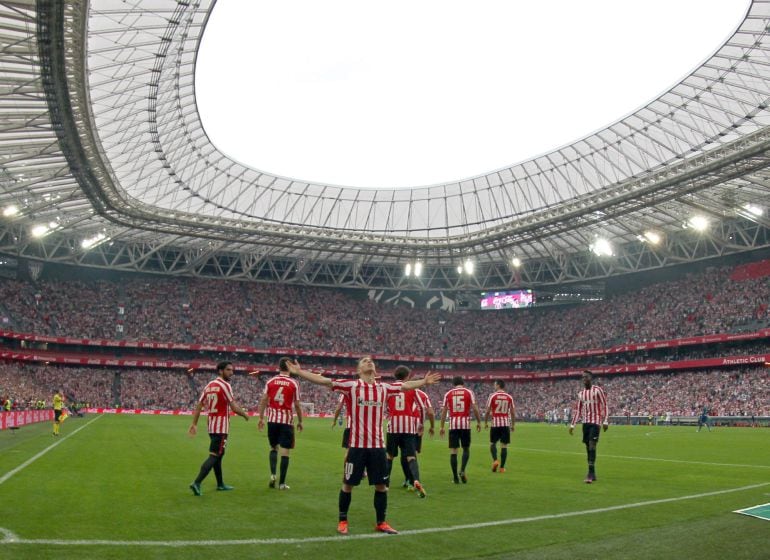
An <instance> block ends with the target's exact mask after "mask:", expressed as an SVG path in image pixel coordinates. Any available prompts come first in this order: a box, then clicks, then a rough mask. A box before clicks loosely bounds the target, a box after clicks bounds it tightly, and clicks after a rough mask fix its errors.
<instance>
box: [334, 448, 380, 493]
mask: <svg viewBox="0 0 770 560" xmlns="http://www.w3.org/2000/svg"><path fill="white" fill-rule="evenodd" d="M364 471H366V476H367V478H368V479H369V486H374V485H375V484H387V482H388V461H387V459H386V457H385V449H384V448H382V447H378V448H376V449H365V448H363V447H351V448H350V449H348V456H347V458H346V459H345V472H344V473H343V475H342V482H344V483H345V484H349V485H350V486H358V485H359V484H361V479H362V478H363V476H364Z"/></svg>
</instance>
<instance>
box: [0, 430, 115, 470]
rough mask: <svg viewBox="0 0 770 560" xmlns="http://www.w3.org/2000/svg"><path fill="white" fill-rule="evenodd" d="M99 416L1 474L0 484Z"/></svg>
mask: <svg viewBox="0 0 770 560" xmlns="http://www.w3.org/2000/svg"><path fill="white" fill-rule="evenodd" d="M99 418H101V416H97V417H96V418H94V419H93V420H90V421H89V422H87V423H86V424H83V425H82V426H80V427H79V428H78V429H77V430H75V431H74V432H72V433H71V434H69V435H66V436H64V437H63V438H61V439H58V440H56V441H55V442H54V443H52V444H51V445H49V446H48V447H46V448H45V449H43V450H42V451H41V452H40V453H38V454H37V455H35V456H34V457H30V458H29V459H27V460H26V461H24V462H23V463H22V464H21V465H19V466H18V467H16V468H15V469H13V470H12V471H8V472H7V473H5V474H4V475H3V476H0V484H3V483H4V482H5V481H6V480H8V479H9V478H11V477H12V476H13V475H15V474H16V473H17V472H19V471H22V470H24V469H26V468H27V467H28V466H30V465H31V464H32V463H34V462H35V461H37V460H38V459H40V457H42V456H43V455H45V454H46V453H48V452H49V451H50V450H51V449H53V448H54V447H56V446H57V445H59V444H62V443H64V442H65V441H66V440H68V439H69V438H71V437H72V436H74V435H75V434H76V433H78V432H79V431H80V430H82V429H83V428H85V427H86V426H89V425H90V424H92V423H94V422H96V421H97V420H98V419H99Z"/></svg>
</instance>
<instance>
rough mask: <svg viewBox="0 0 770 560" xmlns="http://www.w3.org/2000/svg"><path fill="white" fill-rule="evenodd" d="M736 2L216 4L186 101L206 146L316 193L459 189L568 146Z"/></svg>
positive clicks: (703, 36) (672, 66) (620, 107)
mask: <svg viewBox="0 0 770 560" xmlns="http://www.w3.org/2000/svg"><path fill="white" fill-rule="evenodd" d="M748 5H749V2H748V0H731V1H725V0H676V1H671V0H665V1H664V0H644V1H641V2H632V1H630V0H628V1H622V2H619V1H617V0H594V1H591V2H576V1H574V0H551V1H549V2H514V1H510V0H479V1H478V2H472V3H470V2H467V1H460V0H410V1H404V0H388V1H387V2H385V1H364V2H362V1H361V0H324V1H323V2H319V1H318V0H283V1H281V2H276V1H271V2H266V1H263V0H218V2H217V4H216V7H215V8H214V11H213V13H212V15H211V18H210V20H209V23H208V26H207V28H206V31H205V33H204V36H203V42H202V46H201V49H200V53H199V56H198V60H197V67H196V97H197V102H198V109H199V111H200V114H201V119H202V121H203V125H204V127H205V129H206V132H207V134H208V135H209V138H210V139H211V141H212V142H213V143H214V144H215V145H216V146H217V147H218V148H219V149H220V150H221V151H223V152H224V153H225V154H227V155H228V156H230V157H231V158H233V159H235V160H238V161H240V162H242V163H245V164H247V165H249V166H251V167H254V168H256V169H259V170H262V171H267V172H270V173H272V174H277V175H282V176H285V177H291V178H295V179H301V180H306V181H311V182H316V183H329V184H334V185H346V186H355V187H369V188H377V187H397V188H398V187H415V186H422V185H431V184H436V183H442V182H449V181H456V180H459V179H464V178H468V177H472V176H476V175H480V174H483V173H485V172H489V171H492V170H494V169H499V168H502V167H507V166H509V165H511V164H514V163H518V162H520V161H523V160H526V159H529V158H531V157H534V156H537V155H539V154H542V153H544V152H548V151H551V150H553V149H554V148H557V147H559V146H562V145H564V144H569V143H571V142H572V141H574V140H576V139H578V138H581V137H583V136H586V135H587V134H590V133H592V132H594V131H596V130H598V129H600V128H604V127H605V126H606V125H608V124H610V123H612V122H614V121H617V120H618V119H620V118H622V117H623V116H625V115H627V114H629V113H632V112H634V111H635V110H636V109H638V108H639V107H641V106H643V105H646V104H647V103H648V102H649V101H650V100H652V99H654V98H656V97H657V96H658V95H660V94H661V93H662V92H664V91H666V90H667V89H669V88H670V87H671V86H672V85H674V84H675V83H677V82H678V81H680V80H681V79H682V78H683V77H685V76H686V75H687V74H689V73H690V72H691V71H692V70H693V69H694V68H696V67H697V66H698V65H700V64H701V63H702V62H703V61H704V60H706V59H707V58H709V57H710V56H711V54H713V52H714V51H715V50H716V49H717V48H719V47H720V46H721V45H722V43H723V42H724V41H725V39H727V38H728V37H729V36H730V35H731V34H732V32H733V30H734V29H735V28H736V27H737V25H738V24H739V23H740V22H741V20H742V19H743V16H744V15H745V12H746V10H747V8H748Z"/></svg>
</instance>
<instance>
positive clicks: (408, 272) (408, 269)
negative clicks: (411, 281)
mask: <svg viewBox="0 0 770 560" xmlns="http://www.w3.org/2000/svg"><path fill="white" fill-rule="evenodd" d="M404 274H406V275H407V276H411V275H412V263H406V267H405V268H404Z"/></svg>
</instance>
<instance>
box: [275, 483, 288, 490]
mask: <svg viewBox="0 0 770 560" xmlns="http://www.w3.org/2000/svg"><path fill="white" fill-rule="evenodd" d="M278 490H291V487H290V486H289V485H288V484H281V485H280V486H279V487H278Z"/></svg>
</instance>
